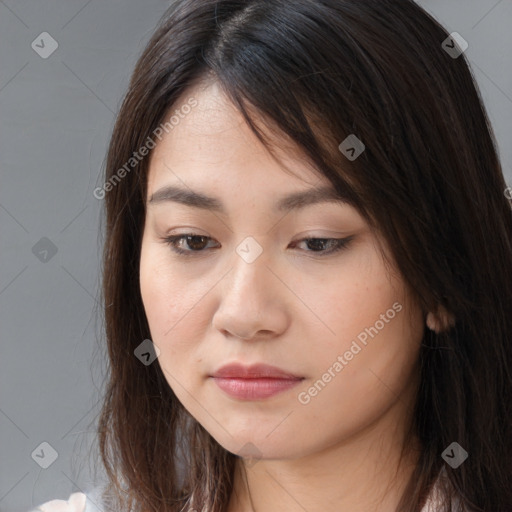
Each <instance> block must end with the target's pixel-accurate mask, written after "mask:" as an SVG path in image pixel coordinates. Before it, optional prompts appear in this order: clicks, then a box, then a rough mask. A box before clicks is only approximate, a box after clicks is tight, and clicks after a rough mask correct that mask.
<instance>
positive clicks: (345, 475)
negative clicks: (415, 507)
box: [228, 411, 420, 512]
mask: <svg viewBox="0 0 512 512" xmlns="http://www.w3.org/2000/svg"><path fill="white" fill-rule="evenodd" d="M388 412H389V413H390V414H388V415H387V417H384V418H380V420H379V421H378V422H376V423H375V424H373V425H370V426H369V427H367V428H366V429H365V430H364V431H361V432H359V433H358V434H357V438H356V439H354V438H352V439H350V440H343V441H341V442H338V443H337V444H335V445H333V446H329V447H327V448H325V449H324V450H323V451H321V452H315V453H314V454H311V455H307V456H304V457H301V458H295V459H286V460H275V459H265V460H264V459H261V460H258V461H257V462H256V463H253V464H247V462H246V461H244V460H243V459H240V460H239V461H238V465H237V467H236V470H235V478H234V486H233V493H232V496H231V500H230V503H229V506H228V512H262V511H264V512H277V511H282V510H286V511H288V512H304V510H307V511H308V512H320V511H322V512H324V511H325V510H338V511H342V512H343V511H350V512H367V511H368V510H379V512H394V511H395V510H396V507H397V505H398V503H399V501H400V498H401V495H402V493H403V491H404V489H405V487H406V485H407V483H408V481H409V479H410V476H411V474H412V471H413V470H414V467H415V465H416V463H417V460H418V457H419V453H420V449H419V443H418V441H417V440H413V443H412V445H413V446H411V447H409V448H408V449H407V450H405V451H404V454H403V458H401V451H402V446H403V444H404V442H405V434H404V432H398V431H397V427H396V425H397V422H396V415H394V414H392V413H391V411H388Z"/></svg>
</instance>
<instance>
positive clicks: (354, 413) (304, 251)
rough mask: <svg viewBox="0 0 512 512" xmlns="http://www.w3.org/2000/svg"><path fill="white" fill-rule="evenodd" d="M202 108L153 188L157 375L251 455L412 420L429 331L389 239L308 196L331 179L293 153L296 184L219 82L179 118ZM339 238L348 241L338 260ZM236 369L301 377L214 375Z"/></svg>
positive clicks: (149, 295)
mask: <svg viewBox="0 0 512 512" xmlns="http://www.w3.org/2000/svg"><path fill="white" fill-rule="evenodd" d="M191 97H194V98H195V100H197V105H196V106H194V107H193V108H191V109H182V110H181V111H180V112H181V113H182V115H180V116H179V123H177V124H176V125H174V126H173V128H172V129H170V130H168V133H166V134H164V136H163V138H162V140H161V141H159V142H158V144H157V146H156V148H155V149H154V152H153V154H152V155H151V162H150V170H149V176H148V195H147V200H148V204H147V215H146V220H145V226H144V236H143V241H142V253H141V261H140V286H141V293H142V299H143V302H144V308H145V312H146V315H147V319H148V322H149V326H150V330H151V335H152V341H153V343H154V344H155V345H156V346H157V348H158V349H159V351H160V352H159V358H158V359H157V361H156V362H155V363H153V364H159V365H160V367H161V368H162V370H163V373H164V375H165V378H166V379H167V382H168V383H169V386H170V387H171V388H172V390H173V392H174V393H175V394H176V396H177V397H178V399H179V400H180V402H181V403H182V404H183V405H184V406H185V408H186V409H187V410H188V411H189V412H190V414H191V415H192V416H194V417H195V418H196V420H197V421H198V422H199V423H201V425H203V427H204V428H205V429H206V430H207V431H208V432H210V434H211V435H212V436H213V437H214V438H215V439H216V440H217V441H218V442H219V443H220V444H221V445H222V446H224V447H225V448H226V449H227V450H229V451H231V452H233V453H236V454H239V455H242V456H247V457H250V456H252V457H262V458H295V457H299V456H305V455H308V454H312V453H315V452H319V451H321V450H324V449H326V448H328V447H332V446H334V445H336V444H339V443H346V442H348V441H350V440H351V439H355V438H356V436H358V435H360V434H361V433H363V432H365V431H369V430H372V429H373V427H374V426H376V425H385V424H386V425H395V426H396V425H397V424H401V423H404V421H405V417H406V414H405V412H406V410H410V408H409V406H410V405H411V403H412V400H414V392H415V385H416V383H417V375H418V371H417V357H418V352H419V346H420V342H421V339H422V336H423V325H424V324H423V321H424V319H423V314H422V312H421V310H420V309H419V307H418V306H417V305H416V304H415V303H414V302H413V301H412V300H410V299H409V295H408V293H407V290H406V289H405V286H404V283H403V281H402V279H401V278H400V276H399V274H398V272H396V270H395V271H393V272H392V274H390V273H389V272H388V270H389V269H388V268H387V267H386V266H385V264H384V261H383V259H382V256H381V254H380V252H379V250H378V247H377V239H376V237H375V235H372V233H371V232H370V229H369V226H368V225H367V223H366V222H365V221H364V220H363V218H362V216H361V215H360V214H359V213H358V212H357V211H356V210H355V209H354V208H353V207H351V206H349V205H348V204H346V203H342V202H335V201H332V200H328V199H325V197H327V196H324V199H322V197H321V195H315V196H309V195H308V196H307V198H306V199H304V198H303V200H299V199H298V198H297V197H298V196H296V194H302V193H308V194H309V193H311V191H312V190H313V189H317V188H320V187H328V188H330V183H329V182H328V180H327V179H326V178H323V177H322V176H319V173H315V172H313V171H312V169H311V168H310V167H308V165H307V164H306V163H305V160H304V159H303V158H302V157H301V155H300V154H299V153H298V152H297V151H295V152H294V151H293V150H292V149H290V146H289V145H286V146H285V145H284V144H283V146H282V147H286V148H287V149H286V150H282V151H280V152H279V153H278V156H279V158H280V159H281V160H282V162H284V163H285V164H286V165H287V166H288V168H289V169H291V170H292V171H293V174H294V175H295V176H294V175H292V174H290V173H287V172H285V171H284V170H283V168H282V167H281V166H280V164H279V163H278V162H277V161H276V160H274V159H273V158H272V157H271V156H270V154H269V153H268V152H267V151H266V150H265V149H264V147H263V146H262V145H261V143H260V142H259V141H258V139H257V138H256V136H255V135H254V134H253V133H252V132H251V130H250V128H249V127H248V126H247V125H246V124H245V123H244V121H243V118H242V116H241V115H240V114H239V113H238V112H237V111H236V110H235V108H234V107H233V106H232V105H231V104H230V103H229V102H228V101H227V100H226V99H225V97H224V96H223V95H222V93H221V91H220V89H219V88H218V87H217V86H216V85H212V86H210V87H208V88H205V89H199V88H195V89H193V90H190V91H188V92H187V93H186V94H184V95H183V102H179V103H178V104H177V106H176V107H175V108H173V111H174V110H176V109H179V107H180V105H182V104H185V103H186V102H187V100H188V99H189V98H191ZM194 104H195V103H194ZM184 112H188V113H187V114H186V115H185V114H184ZM164 133H165V132H164ZM166 187H173V188H172V190H171V189H169V190H167V191H166V190H165V189H166ZM192 194H201V196H207V197H208V198H210V199H208V200H207V201H206V200H205V199H204V198H203V199H201V198H198V197H196V196H193V195H192ZM293 197H295V199H296V200H292V199H288V200H285V198H293ZM152 198H153V201H151V199H152ZM187 234H193V235H195V237H194V238H191V239H187V237H186V236H182V238H181V239H179V238H177V239H175V241H174V247H175V248H177V249H181V250H182V251H184V252H183V253H182V254H181V253H178V252H175V251H174V250H173V246H172V245H169V244H168V243H166V238H167V237H171V236H178V235H187ZM202 237H204V238H202ZM308 239H317V240H309V241H308ZM318 239H320V240H318ZM326 239H327V240H326ZM332 239H349V240H348V242H347V243H346V244H345V246H341V245H338V246H339V247H341V248H340V249H339V250H337V251H335V250H333V249H335V248H336V247H337V245H336V244H337V242H336V241H335V240H332ZM384 247H385V248H386V250H387V246H386V245H385V244H384ZM141 341H142V340H141ZM232 363H238V364H240V365H242V366H252V365H255V364H264V365H271V366H273V367H277V368H278V369H280V370H281V371H282V372H284V374H286V375H288V377H287V378H282V377H283V375H282V374H281V375H277V374H275V373H272V372H270V373H269V374H268V373H264V372H263V373H261V372H260V373H258V372H256V374H252V375H251V374H245V375H244V374H243V372H241V371H237V370H236V369H235V371H233V372H231V373H229V372H228V373H227V374H225V375H224V377H223V378H220V377H215V375H219V374H218V371H219V369H221V368H222V367H223V366H225V365H229V364H232ZM286 375H285V376H286ZM289 375H291V376H293V377H289ZM251 376H252V377H253V378H252V379H249V378H247V377H251ZM237 377H238V378H237ZM258 377H259V378H258ZM278 377H279V378H278Z"/></svg>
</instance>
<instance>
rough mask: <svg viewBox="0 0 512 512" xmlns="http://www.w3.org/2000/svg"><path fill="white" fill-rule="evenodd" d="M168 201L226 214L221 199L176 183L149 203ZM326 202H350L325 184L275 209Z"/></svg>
mask: <svg viewBox="0 0 512 512" xmlns="http://www.w3.org/2000/svg"><path fill="white" fill-rule="evenodd" d="M168 201H171V202H175V203H180V204H184V205H186V206H190V207H194V208H200V209H203V210H210V211H213V212H218V213H220V214H223V215H226V208H225V207H224V205H223V203H222V201H221V200H220V199H218V198H216V197H210V196H207V195H205V194H202V193H200V192H195V191H193V190H191V189H185V188H181V187H178V186H175V185H168V186H165V187H162V188H160V189H159V190H157V191H156V192H154V193H153V194H152V195H151V198H150V199H149V204H152V205H154V204H158V203H165V202H168ZM326 202H330V203H339V204H350V202H349V200H348V196H344V195H340V194H339V193H338V192H337V191H336V190H335V189H334V188H332V187H330V186H323V187H318V188H311V189H309V190H305V191H300V192H293V193H292V194H288V195H286V196H283V197H281V198H280V199H279V200H278V201H277V203H276V205H275V207H274V209H275V210H276V211H278V212H289V211H291V210H298V209H301V208H304V207H306V206H310V205H314V204H319V203H326Z"/></svg>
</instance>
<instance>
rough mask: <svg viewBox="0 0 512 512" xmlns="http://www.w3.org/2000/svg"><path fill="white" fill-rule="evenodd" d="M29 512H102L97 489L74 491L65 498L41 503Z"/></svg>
mask: <svg viewBox="0 0 512 512" xmlns="http://www.w3.org/2000/svg"><path fill="white" fill-rule="evenodd" d="M29 512H102V507H101V503H100V502H99V490H98V489H93V490H92V491H91V492H88V493H83V492H74V493H73V494H71V495H70V496H69V498H68V499H67V500H63V499H55V500H51V501H47V502H46V503H42V504H41V505H38V506H37V507H35V508H33V509H31V510H30V511H29Z"/></svg>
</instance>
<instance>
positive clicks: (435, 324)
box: [426, 307, 455, 333]
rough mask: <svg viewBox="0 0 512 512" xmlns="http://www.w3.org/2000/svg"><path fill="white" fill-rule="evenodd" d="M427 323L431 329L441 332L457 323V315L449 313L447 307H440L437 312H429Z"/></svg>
mask: <svg viewBox="0 0 512 512" xmlns="http://www.w3.org/2000/svg"><path fill="white" fill-rule="evenodd" d="M426 323H427V327H428V328H429V329H430V330H431V331H435V332H436V333H440V332H441V331H445V330H448V329H449V328H451V327H453V326H454V325H455V317H454V316H453V315H451V314H449V313H448V312H447V311H446V309H444V308H442V307H439V308H438V309H437V310H436V311H435V312H432V311H431V312H429V313H428V315H427V318H426Z"/></svg>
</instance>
